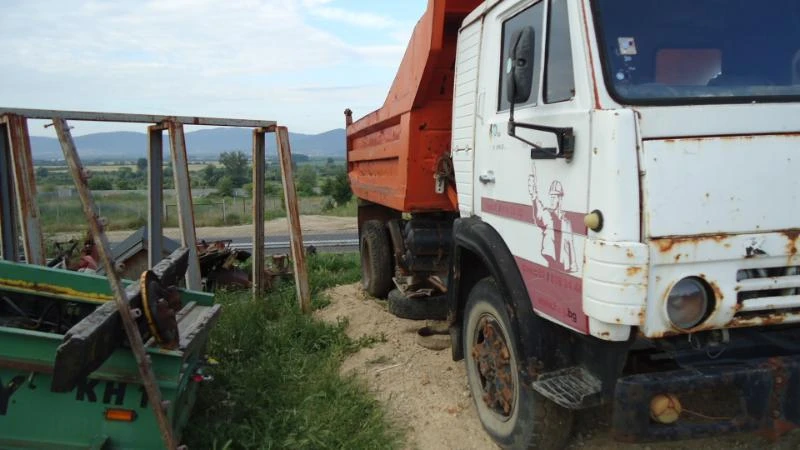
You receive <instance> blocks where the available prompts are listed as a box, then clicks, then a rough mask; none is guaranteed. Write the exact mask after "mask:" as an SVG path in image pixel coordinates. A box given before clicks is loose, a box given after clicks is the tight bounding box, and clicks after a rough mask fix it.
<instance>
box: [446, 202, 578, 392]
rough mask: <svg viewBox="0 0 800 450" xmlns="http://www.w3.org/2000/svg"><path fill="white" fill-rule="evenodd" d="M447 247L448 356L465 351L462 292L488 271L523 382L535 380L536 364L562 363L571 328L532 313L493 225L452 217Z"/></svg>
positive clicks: (460, 355)
mask: <svg viewBox="0 0 800 450" xmlns="http://www.w3.org/2000/svg"><path fill="white" fill-rule="evenodd" d="M451 251H452V252H451V255H452V256H451V259H450V269H449V285H448V290H447V296H448V307H449V310H448V321H449V325H450V335H451V338H452V341H453V345H452V355H453V360H455V361H458V360H461V359H463V358H464V356H465V355H464V351H463V336H464V333H463V324H462V321H463V315H464V306H465V304H466V300H467V296H468V295H469V292H470V290H471V289H472V287H473V286H474V285H475V284H476V283H477V282H478V281H480V280H481V279H483V278H485V277H487V276H491V277H493V278H494V279H495V281H496V283H497V286H498V287H499V288H500V289H501V291H502V292H501V294H502V296H503V298H504V299H505V301H506V307H507V311H508V314H509V317H510V318H511V322H512V332H513V334H514V336H516V337H517V339H518V344H519V349H520V351H521V352H522V360H523V361H525V363H524V367H522V368H521V369H522V370H521V372H522V375H523V377H525V378H527V379H526V380H524V381H525V382H531V381H533V380H535V379H536V377H537V375H538V374H539V373H540V372H541V371H542V369H545V368H547V370H552V369H553V368H556V367H565V366H566V365H567V362H568V359H569V356H568V355H567V354H565V352H564V351H563V350H564V349H566V348H568V342H569V339H570V336H569V335H570V334H572V333H569V332H567V331H565V330H563V329H559V328H561V327H558V326H555V325H554V324H552V323H551V322H550V321H547V320H545V319H543V318H541V317H539V316H538V315H537V314H535V313H534V311H533V307H532V305H531V302H530V296H529V295H528V290H527V289H526V287H525V284H524V282H523V280H522V275H521V274H520V272H519V268H518V267H517V264H516V262H515V261H514V256H513V255H512V254H511V251H510V250H509V248H508V246H507V245H506V243H505V241H503V238H502V237H501V236H500V234H499V233H498V232H497V230H495V229H494V228H493V227H492V226H491V225H489V224H488V223H486V222H484V221H483V220H481V218H480V217H469V218H461V219H456V221H455V222H454V224H453V248H452V250H451ZM561 338H564V340H561ZM559 341H560V342H559ZM565 346H566V347H565Z"/></svg>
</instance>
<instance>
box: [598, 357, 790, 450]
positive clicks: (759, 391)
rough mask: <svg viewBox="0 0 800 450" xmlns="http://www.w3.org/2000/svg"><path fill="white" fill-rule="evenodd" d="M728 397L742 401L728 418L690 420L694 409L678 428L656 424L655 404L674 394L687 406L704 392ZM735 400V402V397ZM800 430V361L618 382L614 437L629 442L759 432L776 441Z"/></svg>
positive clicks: (729, 366) (778, 360) (770, 361)
mask: <svg viewBox="0 0 800 450" xmlns="http://www.w3.org/2000/svg"><path fill="white" fill-rule="evenodd" d="M710 391H713V392H716V393H723V394H724V395H726V396H729V397H728V399H729V400H738V402H736V403H738V405H739V406H740V407H739V408H737V409H738V410H737V411H731V410H728V411H727V414H722V415H727V416H728V417H710V416H706V417H705V419H704V420H702V421H700V423H698V421H691V420H686V419H687V413H689V411H688V409H685V410H684V413H683V414H682V415H681V418H679V419H678V421H677V422H675V423H673V424H659V423H656V422H655V421H653V420H651V419H650V400H651V399H652V398H653V397H654V396H656V395H658V394H666V393H670V394H674V395H676V396H677V397H678V398H679V399H680V400H681V401H682V402H683V401H684V399H687V400H689V399H692V398H693V396H694V395H696V394H698V395H699V394H700V393H702V392H710ZM731 396H732V397H731ZM798 426H800V355H796V356H784V357H775V358H766V359H757V360H747V361H737V362H735V363H726V364H717V365H708V366H703V367H697V368H693V369H680V370H673V371H668V372H657V373H649V374H638V375H631V376H628V377H624V378H620V379H619V380H618V381H617V386H616V392H615V394H614V417H613V433H614V437H615V438H616V439H617V440H620V441H626V442H646V441H663V440H678V439H689V438H698V437H704V436H713V435H719V434H723V433H734V432H741V431H759V432H763V433H764V434H765V435H766V436H767V437H772V438H776V437H778V436H780V435H782V434H784V433H786V432H788V431H791V430H792V429H794V428H797V427H798Z"/></svg>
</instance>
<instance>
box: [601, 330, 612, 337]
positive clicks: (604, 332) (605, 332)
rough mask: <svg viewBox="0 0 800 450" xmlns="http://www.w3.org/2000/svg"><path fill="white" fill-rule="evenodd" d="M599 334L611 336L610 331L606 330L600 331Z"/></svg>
mask: <svg viewBox="0 0 800 450" xmlns="http://www.w3.org/2000/svg"><path fill="white" fill-rule="evenodd" d="M600 336H602V337H609V336H611V333H609V332H608V331H603V332H602V333H600Z"/></svg>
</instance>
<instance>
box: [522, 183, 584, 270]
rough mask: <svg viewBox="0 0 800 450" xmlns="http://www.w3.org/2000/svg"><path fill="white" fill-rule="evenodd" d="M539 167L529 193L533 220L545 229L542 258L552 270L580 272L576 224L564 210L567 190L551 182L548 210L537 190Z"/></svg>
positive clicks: (559, 184)
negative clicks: (574, 232) (576, 250)
mask: <svg viewBox="0 0 800 450" xmlns="http://www.w3.org/2000/svg"><path fill="white" fill-rule="evenodd" d="M536 181H537V180H536V168H535V167H534V171H533V173H532V174H531V175H530V176H528V193H530V195H531V200H532V202H533V221H534V223H535V224H536V226H538V227H539V229H541V230H542V256H544V259H545V260H547V265H548V266H549V267H550V268H551V269H557V270H561V271H563V272H577V271H578V263H577V261H576V259H575V243H574V242H573V239H572V222H571V221H570V220H569V219H568V218H567V215H566V214H565V213H564V210H563V209H562V207H561V203H562V200H563V199H564V187H563V186H562V185H561V182H560V181H558V180H554V181H553V182H552V183H550V189H549V191H548V194H549V195H550V206H549V207H545V206H544V204H543V203H542V201H541V200H540V199H539V189H538V188H537V187H536Z"/></svg>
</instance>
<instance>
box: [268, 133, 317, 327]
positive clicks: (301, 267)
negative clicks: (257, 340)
mask: <svg viewBox="0 0 800 450" xmlns="http://www.w3.org/2000/svg"><path fill="white" fill-rule="evenodd" d="M275 138H276V140H277V142H278V157H279V159H280V163H281V174H282V175H283V176H282V178H283V180H282V181H283V195H284V198H285V199H286V213H287V217H288V219H289V239H290V242H291V247H292V260H293V262H294V280H295V287H296V289H297V300H298V302H300V309H301V310H302V311H303V313H305V314H308V313H310V312H311V292H310V290H309V288H308V272H307V271H306V256H305V253H303V232H302V230H301V228H300V209H299V208H298V205H297V191H296V190H295V186H294V174H293V173H292V172H293V171H292V151H291V148H290V147H289V131H288V130H287V129H286V127H277V129H276V133H275Z"/></svg>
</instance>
